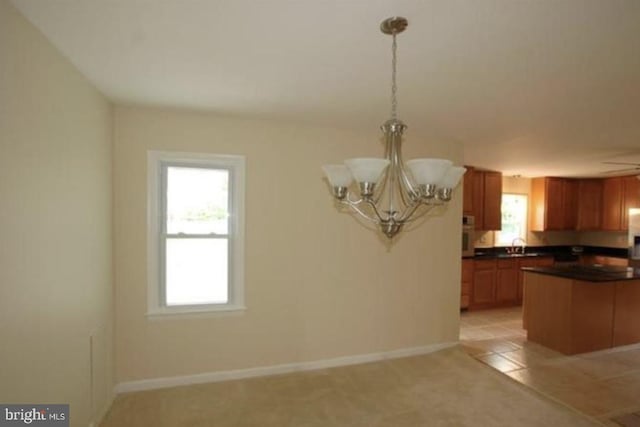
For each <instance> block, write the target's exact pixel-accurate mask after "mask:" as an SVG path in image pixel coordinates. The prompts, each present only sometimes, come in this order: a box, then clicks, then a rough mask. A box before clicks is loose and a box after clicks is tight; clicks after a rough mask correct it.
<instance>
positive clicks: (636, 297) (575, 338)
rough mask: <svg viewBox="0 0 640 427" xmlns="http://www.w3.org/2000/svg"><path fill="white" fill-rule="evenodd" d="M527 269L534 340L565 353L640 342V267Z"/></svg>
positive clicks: (526, 314)
mask: <svg viewBox="0 0 640 427" xmlns="http://www.w3.org/2000/svg"><path fill="white" fill-rule="evenodd" d="M522 270H523V271H524V307H523V322H524V327H525V329H526V330H527V339H528V340H529V341H532V342H535V343H538V344H542V345H544V346H545V347H549V348H551V349H553V350H556V351H559V352H561V353H564V354H576V353H584V352H589V351H595V350H602V349H606V348H611V347H617V346H621V345H627V344H634V343H638V342H640V269H633V268H627V267H612V266H584V265H572V266H553V267H551V266H550V267H530V268H523V269H522Z"/></svg>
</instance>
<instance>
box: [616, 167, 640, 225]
mask: <svg viewBox="0 0 640 427" xmlns="http://www.w3.org/2000/svg"><path fill="white" fill-rule="evenodd" d="M622 187H623V193H624V201H623V203H622V206H623V207H622V220H621V225H620V227H621V228H622V230H627V229H628V228H629V209H632V208H640V180H638V178H637V177H636V176H635V175H633V176H625V177H624V178H623V179H622Z"/></svg>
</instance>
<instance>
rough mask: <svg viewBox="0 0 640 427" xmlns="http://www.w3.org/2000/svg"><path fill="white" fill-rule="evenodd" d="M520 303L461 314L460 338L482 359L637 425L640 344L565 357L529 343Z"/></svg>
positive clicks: (575, 404) (582, 407)
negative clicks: (522, 321) (518, 305)
mask: <svg viewBox="0 0 640 427" xmlns="http://www.w3.org/2000/svg"><path fill="white" fill-rule="evenodd" d="M521 318H522V313H521V309H520V308H519V307H516V308H506V309H497V310H484V311H475V312H474V311H471V312H463V313H462V314H461V318H460V325H461V327H460V341H461V346H462V347H463V349H464V350H465V351H466V352H467V353H468V354H469V355H471V356H473V357H474V358H476V359H477V360H479V361H481V362H482V363H485V364H487V365H488V366H491V367H492V368H494V369H496V370H498V371H500V372H502V373H504V374H506V375H507V376H509V377H510V378H512V379H514V380H516V381H517V382H519V383H521V384H524V385H525V386H527V387H530V388H532V389H533V390H536V391H537V392H540V393H542V394H543V395H545V396H547V397H549V398H551V399H554V400H556V401H557V402H560V403H562V404H565V405H567V406H569V407H571V408H573V409H575V410H577V411H580V412H582V413H584V414H587V415H590V416H592V417H595V418H597V419H598V420H599V421H600V422H602V423H603V424H605V425H613V426H617V425H623V426H629V427H630V426H640V345H634V346H627V347H623V348H617V349H611V350H606V351H600V352H594V353H587V354H580V355H574V356H564V355H562V354H560V353H558V352H555V351H553V350H550V349H548V348H545V347H543V346H541V345H538V344H535V343H531V342H528V341H527V340H526V331H524V330H523V329H522V326H521V325H522V324H521Z"/></svg>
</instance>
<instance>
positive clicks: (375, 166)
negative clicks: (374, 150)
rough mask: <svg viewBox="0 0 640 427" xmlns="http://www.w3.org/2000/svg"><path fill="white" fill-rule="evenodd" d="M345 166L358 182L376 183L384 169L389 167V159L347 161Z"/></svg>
mask: <svg viewBox="0 0 640 427" xmlns="http://www.w3.org/2000/svg"><path fill="white" fill-rule="evenodd" d="M344 164H345V165H347V167H348V168H349V170H350V171H351V174H352V175H353V177H354V178H355V179H356V181H358V182H370V183H376V182H378V179H379V178H380V175H381V174H382V171H383V170H384V168H386V167H387V166H388V165H389V159H375V158H374V159H371V158H358V159H349V160H345V161H344Z"/></svg>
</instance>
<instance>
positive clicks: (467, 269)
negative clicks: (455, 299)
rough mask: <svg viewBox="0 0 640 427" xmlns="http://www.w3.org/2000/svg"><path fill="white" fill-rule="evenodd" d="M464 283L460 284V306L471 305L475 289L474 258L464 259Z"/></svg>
mask: <svg viewBox="0 0 640 427" xmlns="http://www.w3.org/2000/svg"><path fill="white" fill-rule="evenodd" d="M461 279H462V283H461V285H460V308H467V307H469V303H470V299H471V292H472V289H473V260H472V259H463V260H462V277H461Z"/></svg>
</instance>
